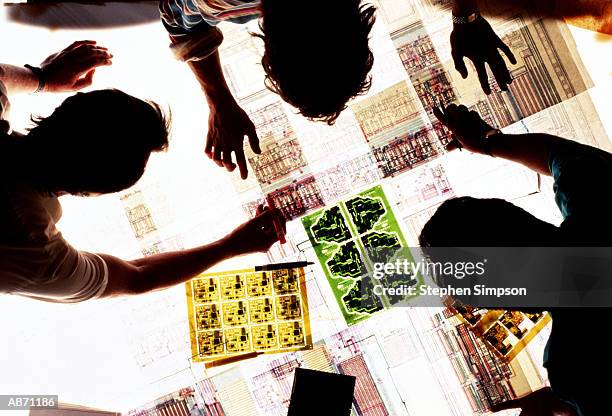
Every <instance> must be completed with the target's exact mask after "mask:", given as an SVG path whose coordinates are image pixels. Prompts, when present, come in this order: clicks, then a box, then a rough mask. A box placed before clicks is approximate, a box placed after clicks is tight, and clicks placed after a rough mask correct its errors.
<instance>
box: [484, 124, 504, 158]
mask: <svg viewBox="0 0 612 416" xmlns="http://www.w3.org/2000/svg"><path fill="white" fill-rule="evenodd" d="M501 133H502V131H501V130H500V129H491V130H489V131H487V132H486V133H485V135H484V147H483V150H484V153H485V154H486V155H489V156H491V157H495V156H493V152H492V151H491V141H490V140H489V138H490V137H491V136H495V135H496V134H501Z"/></svg>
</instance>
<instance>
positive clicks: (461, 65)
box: [451, 48, 468, 79]
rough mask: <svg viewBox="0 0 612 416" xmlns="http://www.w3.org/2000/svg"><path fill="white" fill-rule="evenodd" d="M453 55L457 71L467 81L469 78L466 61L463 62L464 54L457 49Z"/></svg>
mask: <svg viewBox="0 0 612 416" xmlns="http://www.w3.org/2000/svg"><path fill="white" fill-rule="evenodd" d="M451 55H452V57H453V62H454V64H455V69H456V70H457V72H459V74H461V78H463V79H466V78H467V77H468V70H467V67H466V66H465V61H464V60H463V54H461V53H460V52H459V51H458V49H457V48H453V50H452V51H451Z"/></svg>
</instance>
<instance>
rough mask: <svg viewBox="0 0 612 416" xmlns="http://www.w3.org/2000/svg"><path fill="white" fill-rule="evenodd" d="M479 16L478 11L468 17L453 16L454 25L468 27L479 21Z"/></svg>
mask: <svg viewBox="0 0 612 416" xmlns="http://www.w3.org/2000/svg"><path fill="white" fill-rule="evenodd" d="M478 16H480V13H479V12H478V10H476V11H475V12H474V13H471V14H468V15H467V16H455V15H453V23H454V24H456V25H467V24H468V23H472V22H474V21H475V20H476V19H478Z"/></svg>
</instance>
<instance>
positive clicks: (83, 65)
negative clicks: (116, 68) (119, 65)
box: [74, 56, 113, 74]
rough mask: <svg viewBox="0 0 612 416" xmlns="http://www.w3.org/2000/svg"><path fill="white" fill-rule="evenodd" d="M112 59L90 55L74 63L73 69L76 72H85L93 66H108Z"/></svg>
mask: <svg viewBox="0 0 612 416" xmlns="http://www.w3.org/2000/svg"><path fill="white" fill-rule="evenodd" d="M112 64H113V61H112V60H111V59H110V58H106V57H102V56H100V57H97V58H95V57H91V58H87V59H84V60H83V61H81V62H79V63H78V64H77V65H75V67H74V70H75V72H76V73H77V74H84V73H85V72H89V71H90V70H91V69H93V68H97V67H99V66H109V65H112Z"/></svg>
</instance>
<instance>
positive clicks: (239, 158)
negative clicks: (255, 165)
mask: <svg viewBox="0 0 612 416" xmlns="http://www.w3.org/2000/svg"><path fill="white" fill-rule="evenodd" d="M236 164H237V165H238V169H239V170H240V177H241V178H242V179H246V178H247V177H248V176H249V170H248V169H247V162H246V158H245V156H244V149H238V150H236Z"/></svg>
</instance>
